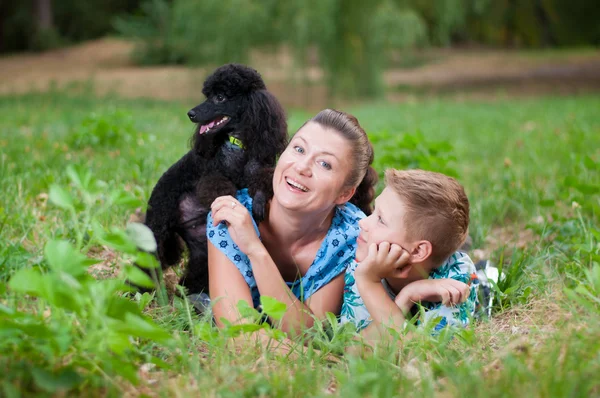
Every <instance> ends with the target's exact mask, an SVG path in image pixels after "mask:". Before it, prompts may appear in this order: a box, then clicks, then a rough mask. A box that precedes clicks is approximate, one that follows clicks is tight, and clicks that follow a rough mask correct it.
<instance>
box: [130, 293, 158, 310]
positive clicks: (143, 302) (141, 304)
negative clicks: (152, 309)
mask: <svg viewBox="0 0 600 398" xmlns="http://www.w3.org/2000/svg"><path fill="white" fill-rule="evenodd" d="M135 299H136V301H137V303H138V308H139V309H140V311H143V310H144V309H145V308H146V307H147V306H148V304H150V302H151V301H152V300H154V293H152V294H150V293H148V292H144V294H140V293H139V292H137V293H136V294H135Z"/></svg>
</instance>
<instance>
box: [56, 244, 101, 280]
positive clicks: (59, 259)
mask: <svg viewBox="0 0 600 398" xmlns="http://www.w3.org/2000/svg"><path fill="white" fill-rule="evenodd" d="M44 257H45V258H46V261H48V265H49V266H50V268H51V269H52V270H54V271H64V272H66V273H68V274H70V275H73V276H75V277H77V276H81V275H83V274H86V273H87V269H88V267H89V266H90V265H92V264H96V263H98V262H99V261H98V260H95V259H93V258H88V257H87V256H86V255H84V254H82V253H80V252H79V251H78V250H77V249H75V247H73V246H72V245H71V243H69V242H68V241H66V240H50V241H48V243H46V246H45V247H44Z"/></svg>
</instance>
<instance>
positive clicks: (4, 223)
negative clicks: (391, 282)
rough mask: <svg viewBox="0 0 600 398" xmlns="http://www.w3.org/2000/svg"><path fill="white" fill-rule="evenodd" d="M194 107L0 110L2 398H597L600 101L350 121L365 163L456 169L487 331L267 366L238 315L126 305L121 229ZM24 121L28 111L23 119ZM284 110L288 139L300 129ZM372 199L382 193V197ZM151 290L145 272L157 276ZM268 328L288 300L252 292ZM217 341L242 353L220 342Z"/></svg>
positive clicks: (309, 354) (131, 271)
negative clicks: (371, 154) (490, 284)
mask: <svg viewBox="0 0 600 398" xmlns="http://www.w3.org/2000/svg"><path fill="white" fill-rule="evenodd" d="M189 105H190V104H181V103H167V102H156V101H147V100H136V101H132V100H120V99H116V98H103V99H97V98H94V97H91V96H78V97H73V96H69V95H66V94H65V93H60V92H52V93H49V94H35V95H26V96H18V97H3V98H0V149H1V155H0V189H1V191H2V193H3V195H2V196H0V281H1V283H0V368H1V369H3V371H2V375H1V376H0V395H2V396H7V397H18V396H53V395H54V396H64V395H82V396H123V395H129V394H130V395H136V396H137V395H145V396H172V395H173V396H209V395H219V396H221V395H222V396H286V397H287V396H302V397H304V396H321V395H330V394H334V395H340V396H344V397H354V396H356V397H358V396H365V395H367V396H386V397H388V396H407V395H408V396H413V395H414V396H437V395H444V396H445V395H452V396H459V395H460V396H465V395H466V396H486V397H490V396H492V397H493V396H515V395H519V396H593V395H598V394H600V382H599V381H598V377H597V375H598V373H599V372H600V354H599V353H600V341H599V340H598V338H597V337H598V335H600V227H599V218H600V195H599V193H600V172H599V171H600V116H599V115H598V111H597V110H598V109H600V98H598V97H572V98H542V99H535V100H518V101H508V100H507V101H499V102H493V103H475V102H469V103H454V102H449V101H435V100H428V101H424V102H423V101H414V102H412V103H406V104H395V105H390V104H384V103H378V104H371V105H363V106H361V107H358V108H356V109H351V110H350V111H352V112H353V113H355V114H356V115H357V116H358V118H359V120H361V122H362V124H363V125H364V127H365V128H366V130H367V131H368V132H369V134H370V137H371V140H372V142H373V144H374V146H375V153H376V160H375V168H376V169H377V170H378V171H379V172H381V173H383V171H384V169H385V168H386V167H396V168H412V167H420V168H424V169H429V170H436V171H441V172H444V173H447V174H450V175H454V176H456V177H458V178H459V179H460V181H461V182H462V183H463V184H464V185H465V187H466V189H467V193H468V195H469V198H470V201H471V206H472V207H471V208H472V224H471V235H472V237H473V242H474V250H473V252H472V254H473V256H474V257H478V256H484V257H486V258H489V259H490V260H491V261H492V262H493V263H495V264H496V265H497V266H498V267H499V268H500V269H501V270H502V275H503V276H502V277H501V278H500V280H499V282H498V284H497V285H495V286H494V289H495V292H496V300H495V303H494V305H495V307H494V314H493V317H492V319H490V320H484V321H480V322H477V323H473V324H472V325H471V326H470V327H469V328H467V329H465V330H461V331H458V332H456V333H454V334H453V333H446V332H444V333H442V334H441V335H439V336H436V337H433V336H432V335H431V334H430V333H429V332H428V330H427V329H426V328H421V329H415V328H413V327H410V326H409V327H408V328H407V329H408V331H409V332H410V337H411V338H408V337H406V336H405V334H404V333H396V338H397V339H398V341H399V342H400V344H399V345H398V346H397V347H396V348H394V349H389V348H388V349H379V348H378V349H376V350H375V351H374V352H373V353H372V354H370V355H367V356H366V357H364V358H361V357H359V356H352V355H342V354H341V353H342V352H343V351H344V349H345V348H346V347H347V346H349V345H351V344H357V343H355V342H354V341H353V339H352V338H353V333H352V331H351V330H349V328H347V327H341V326H340V325H338V324H337V321H336V319H335V317H333V316H331V317H329V318H328V319H327V320H326V321H325V322H319V323H317V324H316V326H315V327H313V328H312V329H311V330H310V331H309V332H308V335H309V336H310V341H308V340H307V341H301V340H298V341H294V342H293V343H292V344H291V346H288V349H289V351H288V352H287V353H283V352H280V351H273V350H271V349H270V347H269V346H266V345H264V344H259V343H256V340H255V339H254V336H256V333H257V331H258V330H261V331H263V332H266V333H267V334H269V335H271V336H272V338H273V342H272V343H271V344H272V345H278V344H281V343H279V342H280V341H281V339H282V337H283V336H282V333H281V332H279V331H278V330H277V329H275V328H271V327H270V326H269V325H268V324H264V323H260V322H258V320H260V319H261V318H262V316H263V314H261V313H260V312H257V311H256V310H254V309H252V308H249V307H248V306H242V307H240V310H241V312H242V313H243V314H244V316H245V317H246V318H247V322H246V323H245V324H243V325H235V326H234V325H229V326H227V327H225V328H224V329H221V330H217V329H216V328H214V327H213V326H212V324H211V322H210V320H209V319H207V316H204V317H202V316H198V315H197V314H196V313H195V312H194V311H193V310H192V309H191V308H190V305H189V303H188V302H187V301H184V300H181V299H179V298H177V297H172V296H171V297H167V295H166V294H165V291H164V289H163V288H162V287H161V288H159V289H158V290H157V292H156V293H154V294H147V293H146V294H143V295H141V294H139V293H135V292H133V291H131V289H130V288H129V287H128V285H127V284H126V283H125V282H124V281H125V279H129V280H132V281H135V282H136V283H138V284H142V285H148V286H149V285H151V284H153V283H154V282H153V280H152V279H151V278H149V277H148V276H147V275H146V274H145V273H143V272H141V271H139V270H138V269H137V268H135V267H133V266H132V263H133V262H134V261H135V262H137V263H138V264H141V265H143V266H145V267H147V268H149V269H152V270H156V261H155V260H154V259H153V257H151V256H149V255H148V254H147V253H146V252H145V251H140V250H139V248H142V249H145V250H147V251H151V250H152V249H153V245H154V242H153V240H152V238H151V236H149V235H148V231H147V230H146V229H145V228H144V227H143V226H142V225H141V224H136V223H129V224H128V220H129V218H130V216H131V214H133V213H134V212H135V211H136V209H138V208H141V210H142V211H143V210H144V206H145V203H146V201H147V199H148V197H149V194H150V192H151V189H152V187H153V185H154V184H155V182H156V181H157V179H158V177H159V176H160V175H161V173H162V172H164V170H166V168H167V167H168V166H169V165H170V164H172V163H173V162H174V161H176V160H177V159H179V157H180V156H181V155H182V154H183V153H184V152H185V151H186V150H187V143H188V139H189V135H190V134H191V132H192V127H193V126H192V125H191V124H190V123H189V121H187V118H186V115H185V112H186V110H187V109H188V108H189ZM32 109H35V112H32ZM308 117H309V115H307V114H306V113H303V112H290V129H291V131H293V130H294V129H296V128H297V127H299V125H300V124H301V123H302V122H303V121H304V120H305V119H306V118H308ZM379 189H381V186H379ZM156 279H157V280H158V279H160V278H156ZM262 304H263V311H265V312H268V313H269V314H270V315H271V316H272V317H274V318H275V319H277V318H279V317H281V315H282V314H283V312H284V311H285V306H282V304H281V303H278V302H277V301H275V300H272V299H269V298H263V303H262ZM231 336H246V337H247V342H246V343H245V344H242V345H236V346H234V345H232V344H231V343H230V341H229V337H231Z"/></svg>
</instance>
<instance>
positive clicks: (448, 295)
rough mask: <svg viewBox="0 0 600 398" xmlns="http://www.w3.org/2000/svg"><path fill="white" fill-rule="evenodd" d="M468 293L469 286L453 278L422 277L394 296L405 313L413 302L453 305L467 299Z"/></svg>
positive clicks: (469, 290) (469, 292)
mask: <svg viewBox="0 0 600 398" xmlns="http://www.w3.org/2000/svg"><path fill="white" fill-rule="evenodd" d="M470 294H471V288H470V286H469V285H467V284H466V283H463V282H460V281H457V280H455V279H450V278H447V279H423V280H419V281H415V282H412V283H409V284H408V285H406V286H405V287H404V288H403V289H402V290H400V293H398V295H397V296H396V300H395V302H396V305H398V307H400V309H402V311H403V312H404V313H406V312H407V311H409V310H410V308H411V307H412V306H413V304H414V303H418V302H420V301H431V302H441V303H442V305H445V306H453V305H458V304H461V303H464V302H465V301H467V299H468V298H469V295H470Z"/></svg>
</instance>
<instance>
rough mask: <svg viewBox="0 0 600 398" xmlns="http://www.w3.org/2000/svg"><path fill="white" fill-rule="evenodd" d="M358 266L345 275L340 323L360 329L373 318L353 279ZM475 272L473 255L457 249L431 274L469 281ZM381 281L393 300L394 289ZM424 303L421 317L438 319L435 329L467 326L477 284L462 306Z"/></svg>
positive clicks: (475, 295) (352, 264)
mask: <svg viewBox="0 0 600 398" xmlns="http://www.w3.org/2000/svg"><path fill="white" fill-rule="evenodd" d="M357 266H358V263H357V262H356V261H353V262H352V263H351V264H350V266H349V267H348V269H347V270H346V275H345V277H344V282H345V286H344V302H343V304H342V313H341V317H340V322H341V323H347V322H352V323H354V325H355V326H356V330H357V331H360V330H362V329H364V328H366V327H367V326H369V324H370V323H371V322H372V320H371V315H370V314H369V311H367V307H366V306H365V303H364V301H363V299H362V297H360V294H359V292H358V287H357V286H356V281H355V280H354V271H355V270H356V267H357ZM475 273H476V270H475V265H474V264H473V261H472V260H471V258H470V257H469V256H468V255H467V254H465V253H462V252H455V253H454V254H453V255H451V256H450V258H448V260H446V261H445V262H444V264H442V266H441V267H439V268H436V269H435V270H433V271H432V272H431V273H430V274H429V279H448V278H451V279H455V280H457V281H460V282H464V283H467V284H468V283H470V282H471V279H472V275H473V274H475ZM382 284H383V286H384V287H385V289H386V291H387V293H388V295H389V296H390V298H391V299H392V300H393V299H394V298H395V297H396V295H395V294H394V292H392V290H391V289H390V287H389V285H388V284H387V282H386V281H385V280H382ZM421 305H422V306H423V308H424V309H425V319H422V320H421V321H422V322H425V323H428V322H429V321H430V320H432V319H439V321H438V323H437V324H436V326H435V331H439V330H441V329H442V328H444V327H446V326H447V325H452V326H467V325H468V324H469V319H470V318H471V317H472V316H473V314H474V313H475V307H476V306H477V286H476V284H475V283H471V293H470V295H469V298H468V299H467V301H465V302H464V303H462V304H460V305H457V306H454V307H448V306H445V305H442V303H441V302H436V303H434V302H425V301H424V302H421Z"/></svg>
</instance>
